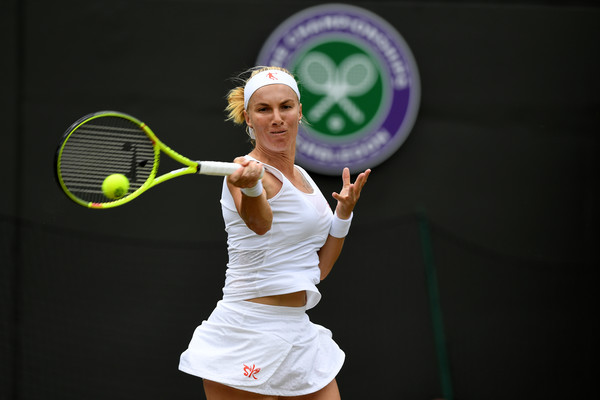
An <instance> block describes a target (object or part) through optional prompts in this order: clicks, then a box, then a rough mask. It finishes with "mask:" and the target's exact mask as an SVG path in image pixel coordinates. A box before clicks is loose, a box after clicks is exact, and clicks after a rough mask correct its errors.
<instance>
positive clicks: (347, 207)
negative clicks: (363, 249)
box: [317, 168, 371, 280]
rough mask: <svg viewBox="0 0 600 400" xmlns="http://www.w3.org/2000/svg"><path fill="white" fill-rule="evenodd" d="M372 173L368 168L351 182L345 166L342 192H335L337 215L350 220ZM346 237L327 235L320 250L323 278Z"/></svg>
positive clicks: (340, 250) (335, 258)
mask: <svg viewBox="0 0 600 400" xmlns="http://www.w3.org/2000/svg"><path fill="white" fill-rule="evenodd" d="M370 174H371V170H370V169H367V170H366V171H365V172H363V173H361V174H359V175H358V177H357V178H356V181H355V182H354V183H351V182H350V170H349V169H348V168H344V171H343V172H342V182H343V185H342V190H341V191H340V193H336V192H334V193H333V194H332V196H333V198H334V199H336V200H337V206H336V208H335V214H336V216H337V217H338V218H339V219H340V220H342V221H346V220H349V219H350V217H351V216H352V212H353V211H354V207H356V203H357V202H358V199H359V198H360V193H361V191H362V189H363V187H364V186H365V184H366V183H367V179H368V178H369V175H370ZM344 240H345V237H341V238H340V237H335V236H332V235H331V234H330V235H329V236H328V237H327V240H326V241H325V244H324V245H323V247H321V249H320V250H319V251H318V253H317V254H318V255H319V269H320V270H321V280H323V279H325V278H326V277H327V275H329V273H330V272H331V269H332V268H333V265H334V264H335V262H336V261H337V259H338V258H339V256H340V254H341V252H342V248H343V247H344Z"/></svg>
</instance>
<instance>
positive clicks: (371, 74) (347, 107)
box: [298, 52, 377, 126]
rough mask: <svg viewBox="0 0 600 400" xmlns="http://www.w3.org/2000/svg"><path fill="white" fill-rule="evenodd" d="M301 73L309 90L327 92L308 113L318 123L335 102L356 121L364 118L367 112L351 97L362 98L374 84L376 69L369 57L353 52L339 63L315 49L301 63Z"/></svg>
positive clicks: (358, 121) (303, 82) (323, 93)
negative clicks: (337, 64)
mask: <svg viewBox="0 0 600 400" xmlns="http://www.w3.org/2000/svg"><path fill="white" fill-rule="evenodd" d="M298 73H299V75H300V79H301V82H302V84H303V85H304V87H305V88H306V89H307V90H309V91H310V92H312V93H313V94H316V95H324V97H323V98H321V99H320V100H319V101H318V102H317V103H316V104H315V105H314V106H313V107H312V108H311V110H310V111H309V112H308V118H309V120H310V121H313V122H319V121H320V120H321V119H323V117H324V116H325V115H326V114H327V113H328V112H329V111H330V110H331V108H332V107H333V106H335V105H336V104H337V105H338V106H339V107H340V109H341V110H342V111H343V112H344V114H346V116H347V117H348V118H349V119H350V120H352V121H353V122H354V123H356V124H361V123H363V122H364V121H365V114H364V113H363V112H362V110H361V109H360V108H359V107H358V106H357V105H356V104H355V103H354V102H353V101H352V99H351V97H360V96H362V95H364V94H366V93H367V92H369V90H371V88H372V87H373V86H374V85H375V81H376V80H377V70H376V69H375V67H374V66H373V62H372V61H371V60H370V59H369V57H367V56H366V55H364V54H354V55H351V56H349V57H347V58H345V59H344V61H342V63H341V64H340V65H339V66H336V64H335V62H334V61H333V60H332V59H331V57H329V56H328V55H326V54H324V53H320V52H312V53H309V54H307V55H306V56H305V57H304V59H303V60H302V62H301V63H300V65H299V67H298ZM338 118H339V117H338ZM338 126H339V125H338Z"/></svg>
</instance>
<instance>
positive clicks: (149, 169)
mask: <svg viewBox="0 0 600 400" xmlns="http://www.w3.org/2000/svg"><path fill="white" fill-rule="evenodd" d="M144 127H145V125H144V123H143V122H141V121H139V120H137V119H136V118H134V117H132V116H130V115H128V114H124V113H120V112H117V111H101V112H96V113H93V114H88V115H86V116H84V117H82V118H81V119H79V120H78V121H76V122H75V123H73V124H72V125H71V126H70V127H69V128H68V129H67V131H66V132H65V134H64V136H63V137H62V140H61V141H60V143H59V145H58V149H57V151H56V157H55V168H56V177H57V179H58V182H59V185H60V186H61V188H62V189H63V191H64V192H65V193H66V194H67V196H68V197H69V198H70V199H71V200H73V201H75V202H76V203H78V204H80V205H82V206H85V207H89V208H106V207H109V206H111V205H113V206H114V205H118V204H120V203H123V202H125V201H126V199H127V197H128V196H130V195H132V194H133V193H136V192H137V191H139V190H140V189H141V188H143V186H144V185H145V184H146V183H147V182H149V181H151V179H152V178H153V177H154V176H155V175H156V170H157V169H158V161H159V157H160V150H159V149H158V147H157V146H156V143H155V141H154V140H153V139H152V138H151V137H150V136H149V135H148V134H147V130H146V129H144ZM113 174H122V175H125V177H127V179H128V180H129V190H128V191H127V193H124V194H123V195H122V196H119V198H114V197H112V198H109V197H107V196H106V195H105V194H104V192H103V190H102V184H103V183H104V180H105V179H106V178H107V177H108V176H110V175H113Z"/></svg>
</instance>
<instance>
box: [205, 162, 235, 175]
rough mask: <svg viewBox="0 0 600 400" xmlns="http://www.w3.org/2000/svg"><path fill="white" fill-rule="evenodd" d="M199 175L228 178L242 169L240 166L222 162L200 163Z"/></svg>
mask: <svg viewBox="0 0 600 400" xmlns="http://www.w3.org/2000/svg"><path fill="white" fill-rule="evenodd" d="M198 165H199V168H198V173H199V174H202V175H216V176H227V175H231V174H233V173H234V172H235V171H237V169H238V168H240V167H241V165H240V164H236V163H230V162H221V161H199V162H198Z"/></svg>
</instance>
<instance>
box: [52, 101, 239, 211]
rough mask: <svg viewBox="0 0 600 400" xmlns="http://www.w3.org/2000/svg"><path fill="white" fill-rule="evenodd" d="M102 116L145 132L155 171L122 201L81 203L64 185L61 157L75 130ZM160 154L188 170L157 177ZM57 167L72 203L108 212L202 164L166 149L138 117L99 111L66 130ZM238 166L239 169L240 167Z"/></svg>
mask: <svg viewBox="0 0 600 400" xmlns="http://www.w3.org/2000/svg"><path fill="white" fill-rule="evenodd" d="M102 117H117V118H124V119H126V120H129V121H131V122H133V123H134V124H136V125H138V126H139V127H140V129H142V131H144V133H145V134H146V135H147V136H148V139H149V140H150V141H151V142H152V147H153V151H154V163H153V166H152V170H151V172H150V174H149V176H148V178H147V179H146V181H145V182H144V184H143V185H142V186H140V187H139V188H138V189H136V190H135V191H134V192H132V193H130V194H128V195H126V196H124V197H122V198H120V199H117V200H112V201H107V202H104V203H97V202H90V201H85V200H82V199H80V198H79V197H77V196H75V195H74V194H73V193H71V191H70V190H69V189H68V187H67V185H66V184H65V182H64V180H63V178H62V175H61V169H60V163H61V158H62V151H63V149H64V147H65V144H66V143H67V142H68V140H69V138H70V137H71V135H72V134H73V133H74V132H75V131H77V129H79V127H80V126H81V125H83V124H84V123H87V122H89V121H92V120H94V119H97V118H102ZM161 151H162V152H164V153H165V154H167V155H168V156H169V157H171V158H172V159H174V160H175V161H178V162H179V163H181V164H183V165H185V167H183V168H179V169H176V170H173V171H171V172H167V173H165V174H163V175H161V176H159V177H156V174H157V173H158V166H159V164H160V153H161ZM209 163H210V162H209ZM219 164H232V163H219ZM55 166H56V176H57V178H58V182H59V184H60V186H61V188H62V190H63V191H64V192H65V194H66V195H67V196H68V197H69V198H70V199H71V200H73V201H74V202H75V203H77V204H79V205H82V206H84V207H87V208H92V209H106V208H113V207H117V206H120V205H123V204H125V203H128V202H130V201H131V200H133V199H135V198H136V197H138V196H139V195H141V194H142V193H144V192H145V191H146V190H148V189H150V188H152V187H154V186H156V185H158V184H161V183H163V182H165V181H168V180H170V179H173V178H177V177H179V176H183V175H189V174H196V173H198V172H199V171H200V162H197V161H192V160H190V159H189V158H187V157H184V156H182V155H181V154H179V153H177V152H176V151H174V150H173V149H171V148H170V147H169V146H167V145H165V144H164V143H163V142H161V141H160V140H159V139H158V137H157V136H156V134H154V132H152V130H151V129H150V127H149V126H148V125H146V124H145V123H144V122H142V121H140V120H138V119H137V118H135V117H133V116H131V115H129V114H125V113H122V112H118V111H99V112H96V113H93V114H88V115H86V116H84V117H82V118H81V119H79V120H78V121H76V122H75V123H74V124H73V125H71V127H70V128H69V129H67V132H66V133H65V135H64V137H63V139H62V141H61V143H60V145H59V148H58V150H57V155H56V163H55ZM237 167H239V165H238V166H237ZM237 167H230V168H229V169H230V170H231V172H229V173H225V172H222V173H214V174H215V175H228V174H230V173H232V172H233V171H235V169H236V168H237Z"/></svg>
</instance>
